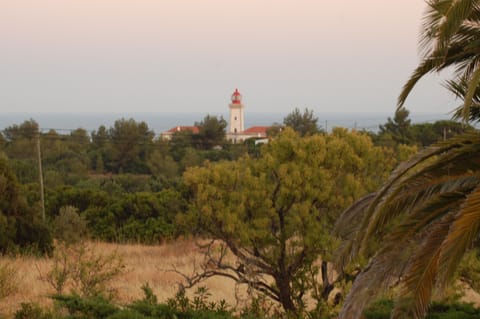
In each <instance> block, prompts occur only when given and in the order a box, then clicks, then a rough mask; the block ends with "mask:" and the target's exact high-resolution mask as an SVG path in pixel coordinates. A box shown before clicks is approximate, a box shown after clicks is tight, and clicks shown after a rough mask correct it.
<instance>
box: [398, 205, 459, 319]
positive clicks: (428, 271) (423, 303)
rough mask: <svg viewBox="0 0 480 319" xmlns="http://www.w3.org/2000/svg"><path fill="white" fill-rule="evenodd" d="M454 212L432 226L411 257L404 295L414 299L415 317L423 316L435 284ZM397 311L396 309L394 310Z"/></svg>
mask: <svg viewBox="0 0 480 319" xmlns="http://www.w3.org/2000/svg"><path fill="white" fill-rule="evenodd" d="M452 220H453V216H452V214H449V215H446V216H445V217H444V218H443V219H442V220H441V221H439V222H437V223H435V225H434V226H433V227H430V228H429V230H428V234H427V235H426V236H425V239H424V240H423V242H422V245H421V246H420V248H419V249H417V250H416V251H415V253H414V254H413V256H412V257H411V258H410V260H409V263H408V268H407V270H406V273H405V276H404V278H403V280H402V282H403V291H402V294H403V296H404V297H405V296H411V297H412V298H408V299H409V300H411V301H412V303H413V305H412V308H413V310H414V311H413V315H414V318H416V319H419V318H423V316H424V315H425V314H426V312H427V309H428V305H429V303H430V298H431V296H432V292H433V289H434V286H435V282H436V278H437V274H438V269H439V260H440V253H441V247H442V243H443V241H444V239H445V236H446V235H447V234H448V231H449V229H450V223H451V222H452ZM394 313H395V311H394ZM393 318H395V316H393Z"/></svg>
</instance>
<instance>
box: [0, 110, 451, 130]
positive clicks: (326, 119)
mask: <svg viewBox="0 0 480 319" xmlns="http://www.w3.org/2000/svg"><path fill="white" fill-rule="evenodd" d="M206 115H211V116H218V117H220V116H222V117H223V118H224V119H226V120H228V113H201V112H193V113H179V112H158V113H154V112H138V113H133V112H132V113H80V112H78V113H60V112H55V113H46V112H38V113H22V112H8V113H0V131H3V130H4V129H6V128H7V127H9V126H12V125H19V124H21V123H23V122H24V121H26V120H30V119H33V120H35V121H36V122H37V123H38V124H39V126H40V130H41V131H42V132H47V131H49V130H51V129H54V130H55V131H57V133H59V134H69V133H70V132H71V131H72V130H75V129H78V128H83V129H85V130H87V131H89V132H93V131H95V130H97V129H98V128H99V127H100V126H101V125H104V126H105V127H106V128H109V127H112V126H113V125H114V123H115V121H116V120H120V119H130V118H132V119H134V120H135V121H137V122H141V121H144V122H145V123H147V125H148V127H149V128H150V129H151V130H153V131H154V132H155V134H157V135H158V134H160V133H162V132H164V131H167V130H169V129H170V128H173V127H175V126H184V125H185V126H188V125H194V123H195V122H200V121H202V120H203V119H204V117H205V116H206ZM287 115H288V112H287V113H279V112H250V113H246V114H245V128H248V127H251V126H269V125H273V124H277V123H282V122H283V119H284V118H285V116H287ZM314 116H316V117H317V118H318V125H319V127H320V128H322V129H323V130H326V131H331V129H332V128H333V127H337V126H338V127H345V128H349V129H357V130H367V131H372V132H376V131H377V130H378V127H379V125H381V124H385V123H386V122H387V119H388V118H389V117H390V118H393V116H394V114H393V112H391V113H373V112H365V113H334V112H325V113H314ZM409 117H410V119H411V121H412V123H428V122H431V123H433V122H435V121H437V120H445V119H450V117H451V116H450V115H448V114H435V113H413V112H412V113H410V116H409Z"/></svg>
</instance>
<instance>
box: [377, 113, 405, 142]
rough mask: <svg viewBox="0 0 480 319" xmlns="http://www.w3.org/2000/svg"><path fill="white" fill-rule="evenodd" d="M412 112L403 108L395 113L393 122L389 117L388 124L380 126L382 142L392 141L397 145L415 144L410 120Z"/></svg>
mask: <svg viewBox="0 0 480 319" xmlns="http://www.w3.org/2000/svg"><path fill="white" fill-rule="evenodd" d="M409 114H410V112H409V111H408V110H407V109H406V108H404V107H401V108H399V109H398V110H397V111H396V112H395V116H394V117H393V120H392V119H391V118H390V117H389V118H388V120H387V123H385V124H384V125H380V127H379V129H380V132H379V135H380V140H382V139H383V140H384V139H385V137H386V139H392V140H393V142H394V143H395V144H407V145H409V144H413V136H412V126H411V121H410V119H409V118H408V115H409Z"/></svg>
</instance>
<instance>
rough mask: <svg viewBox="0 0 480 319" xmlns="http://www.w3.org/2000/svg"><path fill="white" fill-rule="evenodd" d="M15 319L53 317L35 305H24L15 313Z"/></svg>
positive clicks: (48, 318) (46, 318)
mask: <svg viewBox="0 0 480 319" xmlns="http://www.w3.org/2000/svg"><path fill="white" fill-rule="evenodd" d="M14 318H15V319H53V318H54V317H53V315H52V314H51V313H50V312H48V311H45V310H43V309H42V308H40V306H39V305H37V304H35V303H22V304H21V308H20V309H19V310H17V312H15V317H14Z"/></svg>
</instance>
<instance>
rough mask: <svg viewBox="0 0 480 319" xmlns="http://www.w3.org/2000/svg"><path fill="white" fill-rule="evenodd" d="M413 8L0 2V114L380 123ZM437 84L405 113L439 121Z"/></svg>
mask: <svg viewBox="0 0 480 319" xmlns="http://www.w3.org/2000/svg"><path fill="white" fill-rule="evenodd" d="M424 9H425V3H424V1H422V0H366V1H356V0H348V1H347V0H343V1H340V0H329V1H327V0H241V1H240V0H238V1H231V0H0V112H3V113H5V112H52V111H54V112H75V113H78V112H224V111H226V110H227V108H228V103H229V98H230V95H231V93H232V92H233V91H234V90H235V88H238V89H239V90H240V92H241V93H242V94H243V96H244V103H245V106H246V111H249V112H277V111H278V112H283V113H285V112H289V111H291V110H292V109H293V108H295V107H299V108H305V107H308V108H310V109H313V110H314V111H315V112H346V113H348V112H355V113H359V112H389V111H392V113H393V112H394V109H395V103H396V98H397V95H398V93H399V92H400V89H401V86H402V85H403V83H404V82H405V81H406V79H407V78H408V76H409V75H410V73H411V72H412V71H413V69H414V68H415V66H416V65H417V63H418V61H419V56H418V49H417V43H418V41H417V40H418V34H419V30H420V23H421V16H422V14H423V12H424ZM440 82H441V78H439V77H437V76H432V77H429V78H427V79H425V80H423V81H422V82H421V83H420V85H419V86H418V87H417V88H415V90H414V92H413V94H412V95H411V97H410V98H409V99H408V100H407V103H406V107H407V108H408V109H410V110H411V111H413V112H433V113H447V112H449V111H450V110H452V108H453V106H455V105H456V104H458V101H455V100H453V97H452V96H451V95H450V94H449V93H448V92H446V90H445V89H444V88H443V87H442V86H441V85H440Z"/></svg>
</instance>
